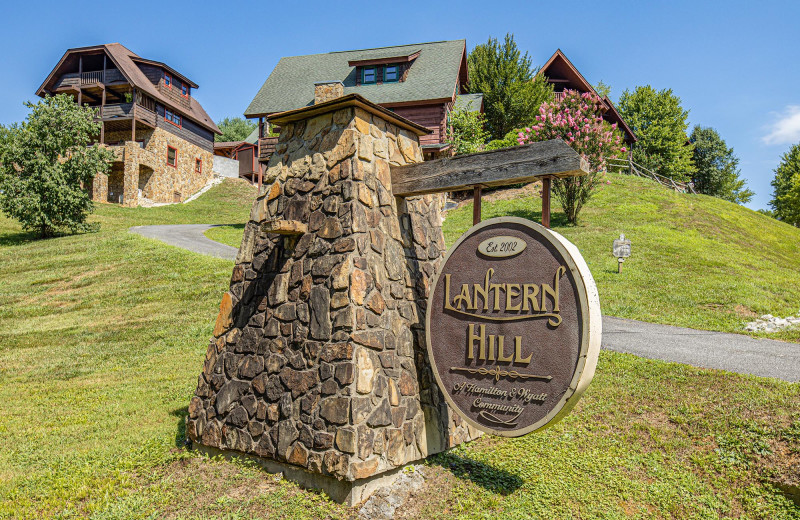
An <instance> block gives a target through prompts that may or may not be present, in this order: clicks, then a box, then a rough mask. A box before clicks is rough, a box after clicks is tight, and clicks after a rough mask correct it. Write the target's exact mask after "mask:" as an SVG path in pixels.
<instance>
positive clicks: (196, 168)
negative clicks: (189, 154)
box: [194, 159, 203, 173]
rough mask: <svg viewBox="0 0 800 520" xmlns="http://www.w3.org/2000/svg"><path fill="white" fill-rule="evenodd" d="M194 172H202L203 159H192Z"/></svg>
mask: <svg viewBox="0 0 800 520" xmlns="http://www.w3.org/2000/svg"><path fill="white" fill-rule="evenodd" d="M194 172H195V173H203V161H201V160H200V159H195V160H194Z"/></svg>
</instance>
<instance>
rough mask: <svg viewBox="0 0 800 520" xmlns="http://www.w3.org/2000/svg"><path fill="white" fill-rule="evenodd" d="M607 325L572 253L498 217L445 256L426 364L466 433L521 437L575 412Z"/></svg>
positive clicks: (540, 231) (541, 231) (546, 234)
mask: <svg viewBox="0 0 800 520" xmlns="http://www.w3.org/2000/svg"><path fill="white" fill-rule="evenodd" d="M600 323H601V318H600V303H599V299H598V295H597V289H596V287H595V284H594V280H593V279H592V275H591V273H590V272H589V268H588V267H587V266H586V263H585V262H584V260H583V258H582V257H581V255H580V253H579V252H578V250H577V248H575V246H574V245H572V244H571V243H570V242H568V241H567V240H566V239H565V238H563V237H562V236H561V235H559V234H557V233H554V232H552V231H549V230H547V229H545V228H544V227H543V226H540V225H539V224H536V223H534V222H531V221H529V220H525V219H521V218H516V217H501V218H494V219H491V220H487V221H485V222H482V223H480V224H478V225H476V226H474V227H473V228H472V229H470V230H469V231H467V232H466V233H465V234H464V235H463V236H462V237H461V238H460V239H459V240H458V241H457V242H456V243H455V245H453V247H452V248H450V251H448V253H447V256H446V257H445V262H444V265H443V266H442V268H441V269H440V271H439V273H438V275H437V278H436V281H435V282H434V285H433V290H432V292H431V296H430V299H429V305H428V315H427V329H426V330H427V340H428V356H429V358H430V360H431V364H432V365H433V373H434V374H435V375H436V381H437V383H438V385H439V388H440V389H441V391H442V392H443V393H444V395H445V397H446V398H447V402H448V403H449V404H450V406H452V407H453V408H454V409H455V410H456V411H457V413H459V414H460V415H461V416H462V417H463V418H464V419H465V420H466V421H467V422H468V423H469V424H471V425H473V426H474V427H476V428H478V429H480V430H483V431H485V432H488V433H492V434H495V435H503V436H507V437H517V436H520V435H524V434H526V433H530V432H532V431H534V430H537V429H540V428H544V427H545V426H548V425H550V424H552V423H553V422H555V421H557V420H559V419H561V418H562V417H563V416H564V415H566V414H567V413H568V412H569V410H570V409H572V407H573V406H574V405H575V403H576V402H577V400H578V398H580V396H581V394H582V393H583V391H584V390H585V389H586V387H588V385H589V383H590V382H591V380H592V376H593V375H594V370H595V366H596V364H597V356H598V353H599V351H600V326H601V325H600ZM433 324H435V326H434V325H433Z"/></svg>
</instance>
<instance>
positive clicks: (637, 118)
mask: <svg viewBox="0 0 800 520" xmlns="http://www.w3.org/2000/svg"><path fill="white" fill-rule="evenodd" d="M619 112H620V114H621V115H622V117H623V119H625V122H626V123H628V126H629V127H630V128H631V130H633V133H634V134H635V135H636V137H637V138H638V141H637V142H636V143H634V145H633V146H632V151H633V160H634V161H636V162H637V163H639V164H642V165H644V166H645V167H647V168H649V169H651V170H653V171H655V172H656V173H659V174H661V175H664V176H666V177H669V178H671V179H674V180H676V181H688V180H689V179H691V178H692V176H694V172H695V168H694V163H692V149H693V146H692V145H691V144H687V143H688V137H687V136H686V130H687V128H688V123H687V121H686V119H687V117H688V116H689V112H687V111H686V110H684V109H683V108H682V107H681V100H680V98H679V97H678V96H676V95H674V94H673V93H672V90H670V89H664V90H659V91H656V90H655V89H654V88H653V87H651V86H650V85H647V86H645V87H636V89H635V90H634V91H633V92H629V91H628V90H625V92H623V93H622V96H621V97H620V98H619Z"/></svg>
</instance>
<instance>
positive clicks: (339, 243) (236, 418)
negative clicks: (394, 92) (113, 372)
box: [187, 95, 478, 503]
mask: <svg viewBox="0 0 800 520" xmlns="http://www.w3.org/2000/svg"><path fill="white" fill-rule="evenodd" d="M348 98H349V101H347V99H348ZM343 99H344V101H343V102H341V103H336V104H334V105H332V106H330V107H329V108H330V110H329V111H326V112H323V113H320V111H319V109H316V110H314V107H309V108H308V109H303V110H300V111H293V112H291V113H287V114H293V117H292V118H290V117H289V116H284V117H281V115H278V116H277V117H275V118H273V121H276V120H277V124H280V125H281V134H280V138H279V140H278V146H277V149H276V152H275V154H273V156H272V158H271V159H270V163H269V168H268V169H267V171H266V174H265V185H266V186H267V187H268V189H267V190H266V193H265V194H264V195H263V196H260V197H259V198H258V199H257V200H256V202H255V204H254V206H253V210H252V212H251V215H250V221H249V222H248V223H247V225H246V227H245V233H244V238H243V240H242V245H241V248H240V250H239V255H238V258H237V260H236V266H235V267H234V270H233V276H232V278H231V285H230V291H229V292H227V293H226V294H225V295H224V297H223V300H222V304H221V306H220V314H219V316H218V318H217V323H216V327H215V330H214V338H213V339H212V340H211V343H210V345H209V348H208V352H207V354H206V359H205V364H204V367H203V371H202V374H201V375H200V377H199V378H198V385H197V391H196V394H195V397H194V398H192V400H191V403H190V406H189V418H188V420H187V435H188V437H189V439H191V440H192V441H193V442H195V443H197V444H200V445H202V446H205V447H210V448H215V449H220V450H224V451H235V452H240V453H244V454H248V455H252V456H254V457H257V458H258V459H259V460H260V461H262V463H263V464H264V465H265V466H266V467H267V468H268V469H270V470H274V471H283V472H284V474H285V475H286V476H287V477H288V478H292V479H295V480H297V481H298V482H300V483H301V485H304V486H307V487H315V488H322V489H324V490H325V491H326V492H328V494H329V495H331V496H332V497H333V498H334V499H336V500H339V501H344V502H347V503H356V502H358V501H360V500H362V499H364V498H366V496H367V495H368V494H369V493H370V492H371V490H372V488H373V487H374V486H376V485H377V483H378V482H381V481H386V480H387V478H390V477H391V476H392V475H394V474H395V473H396V472H397V471H398V469H399V468H401V467H402V466H403V465H405V464H408V463H409V462H412V461H415V460H418V459H420V458H423V457H426V456H427V455H430V454H433V453H437V452H441V451H443V450H445V449H447V448H449V447H452V446H454V445H456V444H459V443H461V442H464V441H466V440H470V439H472V438H475V437H476V436H477V434H478V432H477V431H476V430H474V429H472V428H471V427H469V426H467V425H466V423H462V422H461V421H460V420H459V417H458V416H456V415H455V414H453V413H452V412H451V410H450V409H449V408H448V407H447V405H446V403H445V400H444V398H443V396H442V394H441V392H440V391H439V389H438V387H437V386H436V383H435V379H434V377H433V376H432V373H431V369H430V367H429V364H428V360H427V353H426V349H425V331H424V323H425V303H426V298H427V296H428V292H429V290H430V283H431V279H432V277H433V276H434V274H435V271H436V269H437V267H438V265H439V264H440V262H441V259H442V257H443V255H444V253H445V244H444V236H443V234H442V229H441V206H440V204H441V202H440V197H439V196H434V195H428V196H423V197H418V198H415V199H407V200H403V199H396V198H395V197H394V196H393V195H392V187H391V175H390V170H389V167H390V165H403V164H410V163H418V162H421V161H422V153H421V151H420V147H419V137H418V134H417V133H415V132H418V133H422V132H424V130H421V127H417V126H416V125H414V124H413V123H411V122H409V121H407V120H405V119H402V118H398V117H396V116H394V115H392V114H390V113H388V112H387V111H384V110H383V109H380V108H379V107H377V106H375V105H371V104H369V103H368V102H366V100H363V98H359V97H354V96H352V95H351V96H347V98H343ZM353 99H356V100H357V101H358V103H354V102H353ZM365 107H366V108H365ZM307 112H310V113H311V114H313V117H312V116H309V117H308V118H304V117H303V115H304V113H307ZM265 222H266V223H267V227H268V229H283V230H299V231H289V232H297V233H298V234H295V235H280V234H274V233H265V232H262V231H261V229H262V225H263V224H264V223H265ZM303 231H304V232H303ZM276 461H277V462H276Z"/></svg>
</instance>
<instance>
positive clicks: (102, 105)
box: [100, 73, 106, 144]
mask: <svg viewBox="0 0 800 520" xmlns="http://www.w3.org/2000/svg"><path fill="white" fill-rule="evenodd" d="M104 74H105V73H104ZM105 106H106V87H105V85H103V99H101V100H100V144H104V143H105V142H106V122H105V121H103V110H104V108H105Z"/></svg>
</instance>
